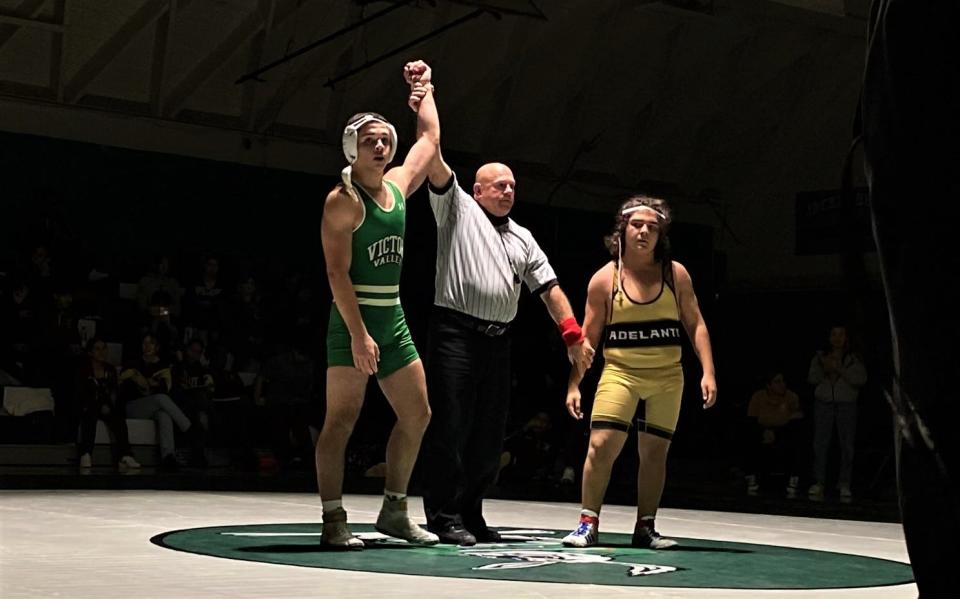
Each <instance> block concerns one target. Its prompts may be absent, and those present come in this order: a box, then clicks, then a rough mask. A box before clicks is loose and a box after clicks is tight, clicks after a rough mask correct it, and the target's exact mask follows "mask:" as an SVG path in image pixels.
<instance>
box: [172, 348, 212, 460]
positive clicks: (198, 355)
mask: <svg viewBox="0 0 960 599" xmlns="http://www.w3.org/2000/svg"><path fill="white" fill-rule="evenodd" d="M173 388H174V400H175V402H176V404H177V406H179V407H180V409H181V410H183V411H184V413H185V414H186V415H187V417H188V418H189V419H190V421H191V422H193V423H194V426H197V436H196V437H195V439H199V438H200V434H199V433H200V431H201V430H202V431H203V433H204V438H205V437H206V433H207V432H209V430H210V415H211V414H212V412H213V394H214V390H215V388H216V386H215V384H214V378H213V373H212V372H211V371H210V368H209V364H208V362H207V358H206V356H205V355H204V345H203V341H201V340H200V339H193V340H191V341H190V342H189V343H188V344H187V346H186V348H185V349H184V352H183V361H181V362H180V363H179V364H177V365H176V366H175V367H174V369H173ZM193 457H194V463H195V464H196V465H200V466H205V465H206V457H205V455H204V447H203V445H199V444H198V445H197V446H195V447H194V455H193Z"/></svg>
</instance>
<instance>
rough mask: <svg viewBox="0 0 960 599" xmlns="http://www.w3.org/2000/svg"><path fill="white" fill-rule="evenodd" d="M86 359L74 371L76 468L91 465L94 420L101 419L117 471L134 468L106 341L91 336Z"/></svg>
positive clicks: (115, 378) (123, 411) (95, 426)
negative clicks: (77, 434)
mask: <svg viewBox="0 0 960 599" xmlns="http://www.w3.org/2000/svg"><path fill="white" fill-rule="evenodd" d="M87 355H88V359H87V360H85V361H84V363H83V364H82V365H81V366H80V369H79V370H78V372H77V381H76V386H77V388H76V392H75V397H76V398H77V400H78V403H79V404H80V443H79V447H78V449H79V452H80V467H81V468H90V467H91V466H92V465H93V447H94V443H95V441H96V436H97V421H98V420H102V421H103V422H104V423H105V424H106V425H107V429H108V430H109V431H110V435H111V437H112V439H111V440H112V441H113V443H112V444H111V449H112V451H113V461H114V463H116V464H117V465H118V467H119V468H120V470H129V469H137V468H139V467H140V464H139V463H137V461H136V460H135V459H134V458H133V453H132V451H131V449H130V440H129V438H128V435H127V415H126V410H125V408H124V404H123V402H122V401H121V400H120V398H119V395H118V389H117V370H116V367H114V365H113V364H110V363H109V362H107V344H106V342H104V340H103V339H101V338H99V337H94V338H92V339H90V341H88V342H87Z"/></svg>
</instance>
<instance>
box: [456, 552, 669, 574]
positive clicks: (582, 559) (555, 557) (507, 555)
mask: <svg viewBox="0 0 960 599" xmlns="http://www.w3.org/2000/svg"><path fill="white" fill-rule="evenodd" d="M460 553H461V554H462V555H469V556H472V557H482V558H485V559H502V560H508V561H506V562H499V563H496V564H486V565H483V566H477V567H475V568H473V569H474V570H513V569H517V568H539V567H540V566H554V565H557V564H606V565H609V566H619V567H621V568H622V567H626V568H627V576H651V575H653V574H668V573H670V572H676V571H677V569H676V568H674V567H671V566H656V565H651V564H634V563H631V562H620V561H617V560H615V559H614V558H612V557H610V556H609V555H597V554H592V553H573V552H561V551H538V550H522V551H512V550H508V551H501V550H496V549H494V550H487V549H471V550H465V551H461V552H460Z"/></svg>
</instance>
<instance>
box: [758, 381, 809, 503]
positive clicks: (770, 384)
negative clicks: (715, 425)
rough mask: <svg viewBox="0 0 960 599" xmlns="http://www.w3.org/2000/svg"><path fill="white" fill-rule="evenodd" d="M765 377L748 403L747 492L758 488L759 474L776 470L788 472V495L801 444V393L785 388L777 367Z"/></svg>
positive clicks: (791, 494) (795, 477) (796, 479)
mask: <svg viewBox="0 0 960 599" xmlns="http://www.w3.org/2000/svg"><path fill="white" fill-rule="evenodd" d="M765 379H766V381H765V382H766V385H765V387H764V388H763V389H760V390H759V391H757V392H756V393H754V394H753V397H751V398H750V403H749V405H748V406H747V418H748V420H749V421H750V422H749V426H748V428H747V431H748V433H747V435H748V442H747V447H746V460H747V463H746V470H747V476H746V479H747V492H748V493H750V494H751V495H755V494H756V493H757V492H758V491H759V488H760V479H759V478H758V477H759V475H761V474H766V473H769V472H770V471H776V470H779V471H782V472H783V473H785V474H786V476H787V487H786V493H787V496H788V497H796V495H797V484H798V483H799V480H800V477H799V465H800V455H801V451H802V450H803V447H804V444H803V441H802V438H803V429H802V424H801V419H802V418H803V412H802V411H801V409H800V397H799V396H798V395H797V394H796V393H794V392H793V391H791V390H790V389H788V388H787V383H786V381H785V380H784V378H783V373H782V372H780V371H779V370H778V371H772V372H770V373H769V374H768V375H767V376H766V377H765Z"/></svg>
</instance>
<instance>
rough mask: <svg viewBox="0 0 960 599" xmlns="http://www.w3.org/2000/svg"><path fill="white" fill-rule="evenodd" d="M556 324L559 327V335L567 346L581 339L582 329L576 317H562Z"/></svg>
mask: <svg viewBox="0 0 960 599" xmlns="http://www.w3.org/2000/svg"><path fill="white" fill-rule="evenodd" d="M557 326H559V327H560V336H561V337H563V342H564V343H566V344H567V347H570V346H571V345H576V344H578V343H580V342H582V341H583V329H581V328H580V325H579V324H577V319H576V318H573V317H572V316H571V317H570V318H564V319H563V320H561V321H560V324H559V325H557Z"/></svg>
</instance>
